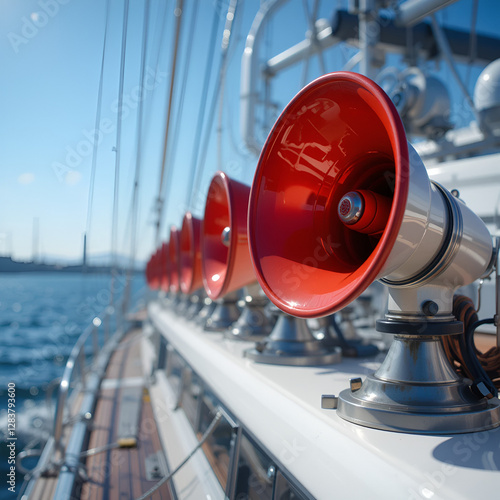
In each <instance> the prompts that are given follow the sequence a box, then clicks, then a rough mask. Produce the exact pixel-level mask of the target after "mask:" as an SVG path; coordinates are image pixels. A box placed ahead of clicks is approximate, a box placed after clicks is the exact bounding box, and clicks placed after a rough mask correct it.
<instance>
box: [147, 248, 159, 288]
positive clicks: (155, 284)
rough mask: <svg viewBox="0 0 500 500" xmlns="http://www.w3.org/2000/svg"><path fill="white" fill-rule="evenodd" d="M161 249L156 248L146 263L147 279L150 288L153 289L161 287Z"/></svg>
mask: <svg viewBox="0 0 500 500" xmlns="http://www.w3.org/2000/svg"><path fill="white" fill-rule="evenodd" d="M158 261H159V250H156V251H155V253H154V254H153V255H151V258H150V259H149V261H148V263H147V265H146V281H147V283H148V285H149V288H151V289H152V290H157V289H158V288H159V287H160V275H159V266H158Z"/></svg>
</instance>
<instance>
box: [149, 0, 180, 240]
mask: <svg viewBox="0 0 500 500" xmlns="http://www.w3.org/2000/svg"><path fill="white" fill-rule="evenodd" d="M182 9H183V0H177V3H176V7H175V9H174V16H175V20H176V23H175V35H174V47H173V57H172V73H171V78H170V91H169V95H168V104H167V119H166V126H165V137H164V140H163V156H162V163H161V169H160V182H159V186H158V198H157V211H158V217H157V221H156V235H155V245H156V246H158V244H159V242H160V229H161V219H162V212H163V204H164V197H163V181H164V178H165V170H166V163H167V162H166V160H167V149H168V137H169V133H170V121H171V116H172V99H173V95H174V87H175V77H176V73H177V72H176V66H177V55H178V52H179V40H180V34H181V25H182V23H181V21H182ZM171 167H172V165H169V170H171ZM167 175H168V172H167Z"/></svg>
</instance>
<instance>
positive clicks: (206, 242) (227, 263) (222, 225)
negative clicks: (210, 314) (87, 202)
mask: <svg viewBox="0 0 500 500" xmlns="http://www.w3.org/2000/svg"><path fill="white" fill-rule="evenodd" d="M249 194H250V187H249V186H246V185H244V184H241V183H240V182H237V181H235V180H232V179H230V178H229V177H228V176H227V175H226V174H225V173H224V172H217V173H216V174H215V175H214V177H213V178H212V182H211V184H210V187H209V190H208V195H207V201H206V205H205V216H204V220H203V229H202V244H201V247H202V273H203V284H204V286H205V290H206V292H207V294H208V296H209V297H210V298H211V299H218V298H221V297H223V296H224V295H226V294H228V293H229V292H232V291H235V290H237V289H239V288H241V287H243V286H246V285H248V284H250V283H253V282H255V281H256V277H255V273H254V270H253V267H252V263H251V260H250V254H249V250H248V239H247V210H248V197H249Z"/></svg>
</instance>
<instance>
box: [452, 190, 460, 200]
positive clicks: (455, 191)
mask: <svg viewBox="0 0 500 500" xmlns="http://www.w3.org/2000/svg"><path fill="white" fill-rule="evenodd" d="M451 194H452V196H454V197H455V198H460V191H459V190H458V189H452V190H451Z"/></svg>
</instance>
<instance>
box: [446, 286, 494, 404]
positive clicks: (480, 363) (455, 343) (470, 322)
mask: <svg viewBox="0 0 500 500" xmlns="http://www.w3.org/2000/svg"><path fill="white" fill-rule="evenodd" d="M453 314H454V316H455V317H456V318H457V320H458V321H461V322H462V323H463V324H464V333H463V334H461V335H452V336H446V337H443V339H442V344H443V348H444V351H445V354H446V356H447V358H448V360H449V361H450V363H451V364H452V366H453V367H454V369H455V370H456V371H457V372H458V373H459V374H460V375H462V376H464V377H467V378H469V379H471V380H472V381H473V382H474V384H475V385H476V386H478V385H479V384H480V383H481V382H482V383H483V384H484V386H485V387H486V388H487V389H488V391H489V392H490V396H496V395H497V393H498V391H497V389H498V388H500V348H498V347H492V348H491V349H489V350H488V351H487V352H485V353H482V352H480V351H479V350H478V349H477V348H476V346H475V343H474V333H475V331H476V329H477V328H478V327H479V326H481V325H484V324H492V323H494V319H493V318H488V319H483V320H479V319H478V315H477V311H476V310H475V308H474V303H473V301H472V299H470V298H469V297H466V296H465V295H456V296H455V297H454V299H453Z"/></svg>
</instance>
